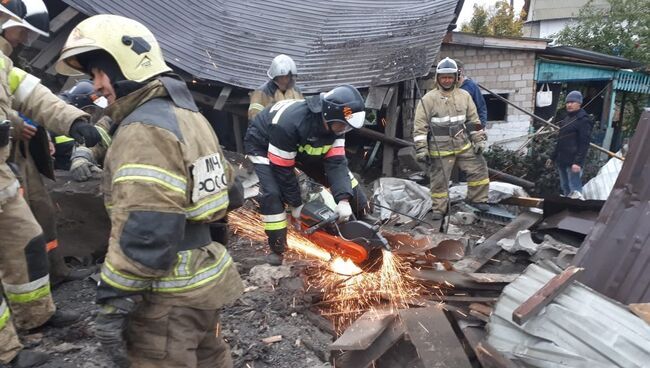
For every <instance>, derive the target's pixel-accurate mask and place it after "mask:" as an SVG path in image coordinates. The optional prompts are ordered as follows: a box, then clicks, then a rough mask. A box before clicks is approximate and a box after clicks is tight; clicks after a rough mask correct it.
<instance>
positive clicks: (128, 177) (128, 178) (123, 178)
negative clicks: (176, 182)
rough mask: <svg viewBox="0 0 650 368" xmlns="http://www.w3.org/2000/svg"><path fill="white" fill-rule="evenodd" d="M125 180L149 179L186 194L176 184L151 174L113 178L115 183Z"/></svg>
mask: <svg viewBox="0 0 650 368" xmlns="http://www.w3.org/2000/svg"><path fill="white" fill-rule="evenodd" d="M124 181H149V182H152V183H156V184H160V185H162V186H163V187H165V188H167V189H169V190H173V191H174V192H178V193H181V194H185V190H184V189H181V188H177V187H175V186H173V185H171V184H168V183H166V182H164V181H162V180H160V179H156V178H152V177H149V176H135V175H132V176H122V177H120V178H117V179H115V180H113V183H121V182H124Z"/></svg>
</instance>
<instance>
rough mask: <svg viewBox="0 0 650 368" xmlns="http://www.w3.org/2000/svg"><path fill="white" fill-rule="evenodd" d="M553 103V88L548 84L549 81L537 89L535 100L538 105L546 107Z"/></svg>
mask: <svg viewBox="0 0 650 368" xmlns="http://www.w3.org/2000/svg"><path fill="white" fill-rule="evenodd" d="M552 103H553V91H551V88H550V87H549V86H548V83H544V84H543V85H542V89H540V90H539V91H537V98H536V100H535V104H536V105H537V107H546V106H551V104H552Z"/></svg>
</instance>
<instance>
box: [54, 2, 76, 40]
mask: <svg viewBox="0 0 650 368" xmlns="http://www.w3.org/2000/svg"><path fill="white" fill-rule="evenodd" d="M78 14H79V12H78V11H77V10H75V9H74V8H72V7H70V6H68V7H67V8H65V9H64V10H63V11H62V12H61V13H59V14H58V15H57V16H56V17H54V18H52V20H50V32H52V33H56V32H58V31H59V29H61V27H63V26H64V25H65V24H66V23H68V22H69V21H71V20H72V19H73V18H74V17H76V16H77V15H78ZM67 37H68V35H66V38H67Z"/></svg>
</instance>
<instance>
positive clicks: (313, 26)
mask: <svg viewBox="0 0 650 368" xmlns="http://www.w3.org/2000/svg"><path fill="white" fill-rule="evenodd" d="M64 2H65V3H67V4H68V5H70V6H72V7H73V8H75V9H77V10H79V11H80V12H82V13H84V14H86V15H94V14H101V13H105V14H117V15H124V16H127V17H132V18H135V19H137V20H139V21H141V22H142V23H144V24H145V25H146V26H148V27H149V28H150V29H151V31H152V32H153V33H154V35H155V36H156V37H157V38H158V41H159V42H160V44H161V46H162V49H163V52H164V53H165V56H166V60H167V62H168V63H169V64H171V65H173V66H174V67H176V68H178V69H180V70H182V71H184V72H186V73H188V74H190V75H192V76H194V77H196V78H198V79H202V80H206V81H217V82H221V83H224V84H228V85H233V86H237V87H241V88H246V89H255V88H257V87H259V86H261V85H262V84H263V83H265V82H266V81H267V76H266V70H267V68H268V67H269V65H270V63H271V60H272V59H273V58H274V57H275V56H276V55H278V54H287V55H289V56H291V57H292V58H293V59H294V60H295V62H296V64H297V66H298V83H297V84H298V86H299V87H300V88H301V89H302V91H303V92H307V93H314V92H324V91H326V90H329V89H331V88H332V87H335V86H337V85H340V84H352V85H354V86H356V87H368V86H374V85H386V84H393V83H396V82H400V81H403V80H409V79H414V78H416V77H421V76H424V75H426V74H427V73H429V70H430V68H431V65H433V64H434V63H435V60H436V57H437V55H438V52H439V50H440V45H441V44H442V39H443V37H444V36H445V34H446V33H447V30H448V28H449V26H450V24H451V23H452V22H453V21H454V20H455V18H456V17H457V13H459V12H460V8H459V7H457V4H458V2H459V0H432V1H423V0H394V1H375V0H355V1H342V0H334V1H332V0H312V1H295V0H282V1H279V0H267V1H253V0H238V1H232V0H215V1H191V0H178V1H132V0H111V1H103V0H64Z"/></svg>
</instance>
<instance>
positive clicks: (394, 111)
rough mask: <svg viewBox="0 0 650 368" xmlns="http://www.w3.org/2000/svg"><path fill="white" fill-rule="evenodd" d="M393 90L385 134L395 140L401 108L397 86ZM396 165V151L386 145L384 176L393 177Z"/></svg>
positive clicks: (383, 166) (387, 111) (387, 110)
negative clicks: (398, 104)
mask: <svg viewBox="0 0 650 368" xmlns="http://www.w3.org/2000/svg"><path fill="white" fill-rule="evenodd" d="M391 89H392V90H393V93H392V96H391V99H390V103H389V104H388V108H387V109H386V126H385V128H384V134H385V135H386V136H387V137H389V138H395V134H396V133H397V120H398V116H399V108H398V106H397V95H398V93H397V92H398V91H397V85H394V86H392V87H391ZM394 163H395V149H394V148H393V147H392V146H390V145H387V144H385V145H384V161H383V165H382V174H383V175H384V176H393V164H394Z"/></svg>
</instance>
